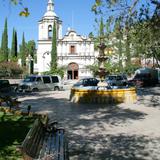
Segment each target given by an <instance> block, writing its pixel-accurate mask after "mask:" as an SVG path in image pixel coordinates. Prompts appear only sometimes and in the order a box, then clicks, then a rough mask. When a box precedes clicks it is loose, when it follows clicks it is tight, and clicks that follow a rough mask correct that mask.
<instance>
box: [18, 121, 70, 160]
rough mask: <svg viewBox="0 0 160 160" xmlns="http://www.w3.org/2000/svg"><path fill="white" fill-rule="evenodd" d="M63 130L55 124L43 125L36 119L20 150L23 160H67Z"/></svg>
mask: <svg viewBox="0 0 160 160" xmlns="http://www.w3.org/2000/svg"><path fill="white" fill-rule="evenodd" d="M67 148H68V147H67V142H66V139H65V134H64V129H63V128H57V122H53V123H50V124H47V125H46V124H44V123H42V121H41V120H40V119H36V120H35V122H34V124H33V127H32V128H31V129H30V130H29V132H28V134H27V136H26V138H25V139H24V141H23V143H22V145H21V146H20V150H21V152H22V154H23V158H24V160H32V159H39V160H43V159H44V160H68V159H69V158H68V149H67Z"/></svg>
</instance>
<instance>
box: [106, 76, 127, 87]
mask: <svg viewBox="0 0 160 160" xmlns="http://www.w3.org/2000/svg"><path fill="white" fill-rule="evenodd" d="M105 81H106V82H107V83H108V85H110V86H125V85H127V83H128V81H127V77H126V76H125V75H108V76H107V77H106V79H105Z"/></svg>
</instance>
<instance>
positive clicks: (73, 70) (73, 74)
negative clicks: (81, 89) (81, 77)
mask: <svg viewBox="0 0 160 160" xmlns="http://www.w3.org/2000/svg"><path fill="white" fill-rule="evenodd" d="M78 69H79V67H78V64H77V63H70V64H69V65H68V70H67V79H78Z"/></svg>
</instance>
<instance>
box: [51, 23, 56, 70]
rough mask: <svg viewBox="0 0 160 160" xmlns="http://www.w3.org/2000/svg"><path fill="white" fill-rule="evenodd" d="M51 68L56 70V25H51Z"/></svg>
mask: <svg viewBox="0 0 160 160" xmlns="http://www.w3.org/2000/svg"><path fill="white" fill-rule="evenodd" d="M51 68H52V69H53V68H54V69H56V68H57V31H56V23H55V22H54V24H53V36H52V50H51Z"/></svg>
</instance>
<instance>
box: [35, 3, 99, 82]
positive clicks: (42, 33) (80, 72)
mask: <svg viewBox="0 0 160 160" xmlns="http://www.w3.org/2000/svg"><path fill="white" fill-rule="evenodd" d="M54 22H55V23H54ZM54 24H55V25H56V30H57V64H58V67H63V68H64V69H65V75H64V78H65V79H80V78H83V77H89V76H92V72H91V71H90V70H89V69H87V66H88V65H92V64H93V63H94V62H95V61H96V52H95V50H94V42H93V41H92V40H91V39H90V38H88V37H85V36H81V35H78V34H77V33H76V31H75V30H73V29H68V31H67V33H66V34H65V35H64V36H62V21H61V20H60V18H59V17H58V16H57V15H56V13H55V12H54V4H53V2H52V0H48V4H47V11H46V12H45V14H44V16H43V17H42V19H41V20H40V21H39V22H38V25H39V34H38V43H37V64H36V71H37V72H38V73H39V74H42V73H43V72H45V71H49V70H50V62H51V48H52V29H53V25H54Z"/></svg>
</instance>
